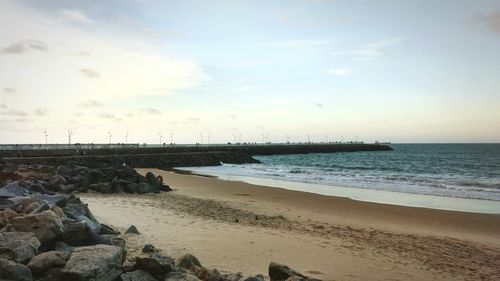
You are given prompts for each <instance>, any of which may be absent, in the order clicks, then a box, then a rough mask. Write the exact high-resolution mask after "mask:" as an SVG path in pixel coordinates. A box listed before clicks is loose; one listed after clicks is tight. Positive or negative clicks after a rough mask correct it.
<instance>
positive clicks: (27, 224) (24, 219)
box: [11, 210, 63, 245]
mask: <svg viewBox="0 0 500 281" xmlns="http://www.w3.org/2000/svg"><path fill="white" fill-rule="evenodd" d="M11 223H12V226H13V227H14V228H15V229H16V230H17V231H22V232H32V233H34V234H35V236H36V237H37V238H38V240H40V242H41V243H42V245H47V244H50V243H51V242H53V241H55V239H56V238H57V237H59V235H61V234H62V233H63V224H62V222H61V221H60V220H59V218H58V217H57V215H56V214H55V213H54V212H52V211H50V210H49V211H44V212H42V213H39V214H31V215H25V216H19V217H15V218H14V219H12V221H11Z"/></svg>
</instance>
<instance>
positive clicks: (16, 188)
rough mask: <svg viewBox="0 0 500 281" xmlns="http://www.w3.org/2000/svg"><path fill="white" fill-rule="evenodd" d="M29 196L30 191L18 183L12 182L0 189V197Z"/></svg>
mask: <svg viewBox="0 0 500 281" xmlns="http://www.w3.org/2000/svg"><path fill="white" fill-rule="evenodd" d="M29 194H30V192H29V190H27V189H26V188H24V187H22V186H20V185H19V183H18V182H17V181H14V182H11V183H9V184H7V185H6V186H4V187H2V188H0V197H6V198H11V197H16V196H27V195H29Z"/></svg>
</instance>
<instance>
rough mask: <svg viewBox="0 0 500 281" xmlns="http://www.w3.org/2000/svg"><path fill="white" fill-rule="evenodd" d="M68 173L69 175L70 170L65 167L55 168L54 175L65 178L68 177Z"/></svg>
mask: <svg viewBox="0 0 500 281" xmlns="http://www.w3.org/2000/svg"><path fill="white" fill-rule="evenodd" d="M70 173H71V169H70V168H68V167H66V166H59V167H57V170H56V174H57V175H59V176H63V177H66V176H69V175H70Z"/></svg>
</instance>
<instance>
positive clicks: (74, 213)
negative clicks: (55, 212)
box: [63, 195, 101, 234]
mask: <svg viewBox="0 0 500 281" xmlns="http://www.w3.org/2000/svg"><path fill="white" fill-rule="evenodd" d="M63 210H64V213H65V214H66V216H68V217H69V218H72V219H75V220H77V221H83V222H85V223H86V224H87V225H88V226H89V227H90V229H91V230H92V232H93V233H95V234H98V233H99V232H100V231H101V224H99V222H97V220H96V219H95V218H94V216H93V215H92V213H91V212H90V210H89V208H88V206H87V205H85V204H83V202H82V201H80V198H78V197H76V196H73V195H72V196H70V198H68V201H67V203H66V205H65V206H64V208H63Z"/></svg>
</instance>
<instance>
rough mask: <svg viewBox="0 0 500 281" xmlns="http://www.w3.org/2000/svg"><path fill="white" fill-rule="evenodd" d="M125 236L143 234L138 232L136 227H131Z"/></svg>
mask: <svg viewBox="0 0 500 281" xmlns="http://www.w3.org/2000/svg"><path fill="white" fill-rule="evenodd" d="M125 234H141V233H140V232H139V230H137V227H135V225H131V226H129V228H128V229H127V231H125Z"/></svg>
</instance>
